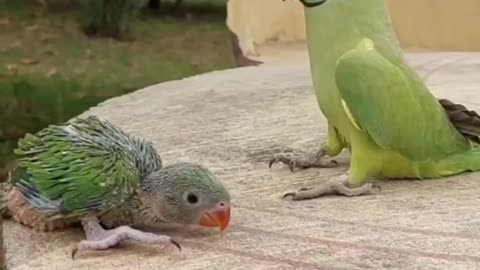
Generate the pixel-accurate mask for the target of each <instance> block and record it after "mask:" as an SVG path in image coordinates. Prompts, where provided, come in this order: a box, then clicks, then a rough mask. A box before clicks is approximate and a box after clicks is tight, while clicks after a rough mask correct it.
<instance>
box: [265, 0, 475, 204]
mask: <svg viewBox="0 0 480 270" xmlns="http://www.w3.org/2000/svg"><path fill="white" fill-rule="evenodd" d="M300 2H302V4H303V5H304V7H305V21H306V32H307V43H308V50H309V56H310V67H311V74H312V77H313V83H314V88H315V94H316V97H317V101H318V103H319V106H320V109H321V111H322V113H323V114H324V115H325V117H326V118H327V120H328V135H327V140H326V143H324V144H323V146H322V147H321V149H320V150H319V151H318V152H317V153H316V154H315V155H310V156H311V157H293V156H290V155H285V154H280V155H277V156H274V157H273V159H272V161H271V163H270V166H271V165H272V164H273V163H276V162H282V163H285V164H288V165H290V166H291V167H302V168H308V167H334V166H336V165H337V164H336V163H335V162H333V161H331V160H327V158H326V156H330V157H334V156H336V155H338V154H339V153H340V152H341V151H342V150H343V149H348V150H349V152H350V168H349V171H348V172H346V173H345V174H343V175H340V176H339V177H335V178H333V179H331V180H330V181H327V183H325V184H323V185H319V186H317V187H314V188H302V189H300V190H298V191H296V192H291V193H287V194H285V196H291V197H292V198H293V200H305V199H312V198H317V197H320V196H322V195H325V194H331V193H333V194H338V195H345V196H358V195H362V194H367V193H371V192H372V191H373V189H374V188H375V187H378V186H377V185H374V184H373V183H372V181H370V180H371V179H372V177H383V178H387V179H388V178H410V179H412V178H413V179H424V178H440V177H444V176H450V175H454V174H459V173H463V172H467V171H478V170H480V148H479V147H478V138H479V135H480V132H479V131H480V125H478V122H480V121H478V120H479V118H478V115H477V114H476V113H474V112H471V111H468V110H466V108H464V107H462V106H461V105H459V104H453V103H451V102H449V101H448V100H438V99H436V98H435V97H434V96H433V95H432V94H431V93H430V92H429V90H428V89H427V86H426V84H425V83H424V82H423V81H422V79H421V78H420V77H419V76H418V75H417V74H416V73H415V72H414V70H413V69H412V68H411V67H410V66H409V65H408V64H407V62H406V61H405V59H404V58H403V54H402V50H401V48H400V46H399V43H398V40H397V37H396V35H395V32H394V29H393V27H392V23H391V21H390V17H389V14H388V10H387V7H386V3H385V2H386V1H385V0H301V1H300ZM459 116H463V117H459Z"/></svg>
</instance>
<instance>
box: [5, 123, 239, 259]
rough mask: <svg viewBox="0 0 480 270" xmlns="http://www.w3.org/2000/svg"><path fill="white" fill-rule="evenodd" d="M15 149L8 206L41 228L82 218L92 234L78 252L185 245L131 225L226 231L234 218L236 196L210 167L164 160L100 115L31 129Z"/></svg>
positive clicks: (17, 216)
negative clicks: (132, 243) (129, 243)
mask: <svg viewBox="0 0 480 270" xmlns="http://www.w3.org/2000/svg"><path fill="white" fill-rule="evenodd" d="M15 153H16V154H17V155H18V156H19V164H18V167H17V168H16V169H15V171H13V172H12V173H11V174H10V179H9V182H8V183H9V185H4V187H3V190H4V191H5V190H6V191H8V193H7V194H6V196H5V197H7V199H6V200H5V199H3V200H4V201H3V203H4V205H3V207H6V208H7V211H5V209H2V213H4V214H5V213H6V215H7V216H8V214H10V215H11V216H13V218H14V219H15V220H16V221H17V222H19V223H21V224H24V225H26V226H29V227H32V228H36V229H40V230H54V229H58V228H63V227H66V226H69V225H72V224H74V223H81V224H82V226H83V229H84V231H85V234H86V240H83V241H80V242H79V243H78V244H77V246H76V247H75V248H74V249H73V251H72V257H73V258H74V257H75V254H76V253H77V252H78V251H82V250H89V249H90V250H98V249H108V248H110V247H112V246H115V245H116V244H117V243H119V242H120V241H123V240H136V241H138V242H141V243H145V244H159V245H162V246H168V245H170V244H174V245H176V246H177V247H178V248H179V249H180V245H179V244H178V243H177V242H175V241H174V240H173V239H171V238H170V237H168V236H165V235H157V234H153V233H149V232H143V231H140V230H137V229H134V228H132V227H130V226H136V225H152V223H153V224H155V223H157V222H164V223H176V224H193V225H201V226H206V227H218V228H220V230H221V231H224V230H225V229H226V228H227V226H228V224H229V221H230V195H229V193H228V191H227V190H226V188H225V187H224V186H223V184H222V183H221V182H220V181H219V180H218V179H217V178H216V177H215V176H214V175H213V174H212V172H211V171H209V170H208V169H207V168H205V167H203V166H201V165H198V164H194V163H186V162H180V163H175V164H172V165H169V166H165V167H163V166H162V160H161V158H160V156H159V154H158V153H157V151H156V150H155V148H154V146H153V144H152V143H150V142H147V141H144V140H142V139H140V138H137V137H134V136H132V135H129V134H127V133H125V132H124V131H122V130H120V129H119V128H118V127H116V126H114V125H112V124H111V123H109V122H108V121H104V120H100V119H99V118H97V117H95V116H89V117H87V118H85V119H81V118H78V119H73V120H72V121H70V122H68V123H65V124H62V125H50V126H49V127H47V128H45V129H43V130H41V131H39V132H38V133H37V134H35V135H32V134H27V135H26V136H25V137H24V138H23V139H21V140H19V144H18V148H17V149H16V150H15ZM101 224H102V225H103V226H104V227H106V229H104V228H103V227H102V226H101Z"/></svg>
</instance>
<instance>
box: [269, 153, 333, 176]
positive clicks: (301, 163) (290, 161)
mask: <svg viewBox="0 0 480 270" xmlns="http://www.w3.org/2000/svg"><path fill="white" fill-rule="evenodd" d="M279 162H281V163H283V164H285V165H288V167H289V168H290V171H292V172H294V168H300V169H308V168H313V167H317V168H334V167H337V166H338V165H339V164H338V162H337V161H335V160H330V159H327V158H324V154H323V155H319V154H318V153H316V154H315V155H306V156H304V157H303V156H302V157H294V156H293V155H292V154H276V155H275V156H273V158H272V159H271V160H270V162H269V164H268V167H269V168H272V165H273V164H274V163H279Z"/></svg>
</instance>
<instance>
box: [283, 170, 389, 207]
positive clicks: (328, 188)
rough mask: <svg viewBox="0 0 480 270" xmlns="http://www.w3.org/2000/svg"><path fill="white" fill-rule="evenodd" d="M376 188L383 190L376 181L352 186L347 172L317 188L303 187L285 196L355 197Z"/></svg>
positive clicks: (295, 197) (296, 197) (311, 197)
mask: <svg viewBox="0 0 480 270" xmlns="http://www.w3.org/2000/svg"><path fill="white" fill-rule="evenodd" d="M375 188H377V189H378V190H379V191H381V188H380V186H379V185H377V184H374V183H366V184H364V185H362V186H359V187H355V188H352V187H350V182H349V176H348V173H346V174H342V175H340V176H338V177H335V178H333V179H331V180H329V181H328V182H327V183H325V184H323V185H321V186H318V187H315V188H301V189H299V190H298V191H296V192H289V193H286V194H285V195H284V196H283V198H286V197H292V199H293V200H295V201H300V200H310V199H315V198H318V197H321V196H324V195H334V194H336V195H344V196H348V197H353V196H360V195H364V194H369V193H372V192H373V190H374V189H375Z"/></svg>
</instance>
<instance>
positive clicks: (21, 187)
mask: <svg viewBox="0 0 480 270" xmlns="http://www.w3.org/2000/svg"><path fill="white" fill-rule="evenodd" d="M30 178H31V176H30V175H29V174H28V173H27V171H26V170H25V168H23V167H18V168H17V175H16V179H15V188H16V189H17V190H18V191H19V192H20V193H21V194H22V195H23V197H24V198H25V200H26V201H27V202H28V203H29V204H30V205H31V206H32V207H33V208H35V209H36V210H37V211H38V212H40V213H42V214H43V215H45V216H52V215H56V214H58V213H59V212H60V209H61V206H62V201H61V200H50V199H48V198H46V197H45V196H43V195H42V194H41V192H40V191H39V190H38V189H37V187H36V186H35V185H34V184H33V183H34V182H33V181H31V179H30Z"/></svg>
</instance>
